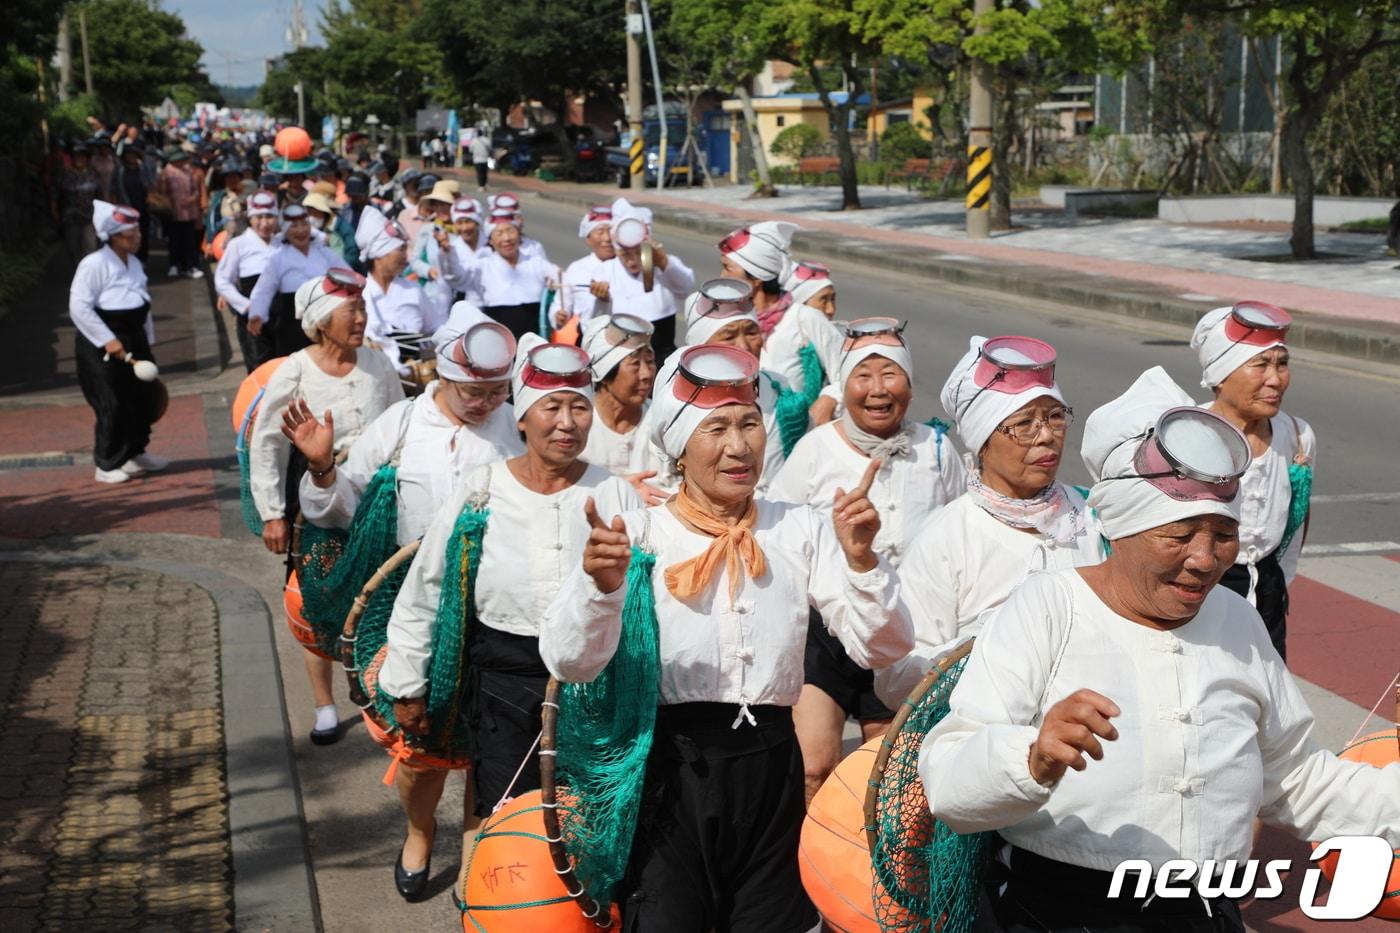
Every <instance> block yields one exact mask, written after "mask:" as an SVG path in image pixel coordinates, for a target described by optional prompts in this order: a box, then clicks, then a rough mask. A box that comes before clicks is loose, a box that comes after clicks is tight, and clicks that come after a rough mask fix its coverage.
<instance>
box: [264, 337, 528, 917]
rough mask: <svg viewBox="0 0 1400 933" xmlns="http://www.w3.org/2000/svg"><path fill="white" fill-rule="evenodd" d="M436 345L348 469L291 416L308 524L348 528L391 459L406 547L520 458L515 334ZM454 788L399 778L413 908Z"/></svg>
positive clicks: (308, 424) (308, 415) (432, 774)
mask: <svg viewBox="0 0 1400 933" xmlns="http://www.w3.org/2000/svg"><path fill="white" fill-rule="evenodd" d="M464 323H465V324H467V329H466V330H465V332H463V330H462V328H461V325H462V324H464ZM433 344H434V347H435V348H436V351H437V376H438V378H437V379H436V380H435V381H434V382H430V383H429V384H428V387H427V388H426V389H425V390H424V392H423V394H422V395H420V396H418V397H417V398H415V399H411V400H410V399H406V400H404V401H402V402H399V403H397V404H395V405H393V406H391V407H390V408H389V409H388V410H387V411H385V412H384V414H382V415H380V416H379V417H378V418H376V419H375V421H374V423H373V424H371V425H370V426H369V427H368V428H366V429H365V432H364V433H363V434H361V435H360V437H359V439H358V440H357V441H356V442H355V444H354V446H353V447H351V448H350V456H349V457H348V458H347V459H346V461H345V464H344V465H343V466H339V467H338V466H336V463H335V457H334V455H333V453H332V449H333V448H332V438H331V431H330V428H329V426H328V425H326V424H324V423H321V422H318V421H317V420H316V419H315V417H314V414H313V413H312V412H311V410H310V409H309V408H308V407H307V405H306V403H305V402H300V403H298V404H297V405H295V406H293V407H292V408H291V409H289V410H288V412H287V415H286V416H285V419H286V431H285V432H284V433H287V434H289V435H290V436H292V438H293V442H294V443H295V444H296V445H297V448H298V449H299V450H301V452H302V453H303V454H304V455H305V456H306V460H307V463H308V465H309V466H310V468H311V470H312V471H313V472H312V473H308V474H307V475H306V476H305V477H303V478H302V481H301V507H302V513H303V514H304V515H305V516H306V519H307V521H309V522H312V523H314V524H316V525H320V526H322V527H327V528H342V529H349V528H350V526H351V520H352V519H353V518H354V517H355V514H356V509H357V508H358V507H359V505H360V499H361V496H362V495H363V494H364V492H365V490H366V488H367V487H368V486H369V483H370V480H371V479H372V478H373V477H374V475H375V473H376V472H377V471H378V470H379V469H380V467H381V466H383V465H384V464H385V463H388V462H391V461H392V462H396V463H397V464H398V471H397V476H396V477H395V491H396V493H397V495H396V499H397V503H396V507H397V511H398V523H397V532H398V542H399V544H400V545H403V544H407V543H409V542H411V541H416V540H418V539H419V538H420V537H422V536H423V533H424V532H425V531H426V530H427V528H428V526H429V525H430V524H431V523H432V521H433V519H434V518H435V517H436V516H437V513H438V511H439V510H440V509H441V508H442V506H443V504H444V503H445V502H447V501H448V499H450V498H451V496H452V493H453V492H454V491H455V490H456V489H457V488H458V487H459V486H460V485H461V482H462V479H463V478H464V477H465V476H466V475H467V474H469V473H471V472H472V471H473V470H475V469H476V468H478V467H480V466H482V465H484V464H489V463H495V462H497V461H500V460H505V459H507V458H509V457H512V456H517V455H518V454H520V452H521V450H522V449H523V448H522V447H521V444H520V439H519V434H518V433H517V431H516V429H515V419H514V418H513V417H511V414H510V411H509V409H507V408H504V407H502V406H503V403H504V402H505V400H506V397H507V396H508V395H509V394H510V371H511V368H512V363H513V362H514V357H515V339H514V338H513V337H511V335H510V331H508V330H506V329H505V328H504V327H502V326H501V325H499V324H497V323H495V322H494V321H487V320H486V319H485V318H484V317H483V318H479V319H478V320H476V321H475V322H469V321H468V320H464V319H460V318H459V319H458V320H457V321H454V322H453V323H450V324H447V325H444V327H443V328H442V329H441V330H439V331H438V332H437V333H435V334H434V335H433ZM384 739H385V741H386V742H387V741H388V740H389V737H388V736H385V737H384ZM446 780H447V771H446V770H443V769H440V768H439V769H434V768H429V767H418V766H417V765H416V764H415V759H409V760H407V761H403V762H402V763H401V764H400V766H399V767H398V768H396V769H395V772H394V783H395V785H396V786H397V787H398V791H399V801H400V803H401V804H402V805H403V809H404V814H405V816H406V817H407V820H408V835H407V838H406V840H405V842H404V845H403V849H402V851H401V852H400V854H399V859H398V862H397V863H396V865H395V869H394V883H395V887H396V888H397V889H398V892H399V894H400V895H401V896H402V897H403V898H404V899H405V900H408V901H416V900H419V899H420V898H421V897H422V896H423V893H424V891H425V889H426V887H427V882H428V871H427V865H428V859H429V855H430V853H431V852H432V847H433V836H434V833H435V831H436V827H437V820H436V817H435V814H436V811H437V805H438V801H439V800H441V799H442V791H443V787H444V785H445V783H446Z"/></svg>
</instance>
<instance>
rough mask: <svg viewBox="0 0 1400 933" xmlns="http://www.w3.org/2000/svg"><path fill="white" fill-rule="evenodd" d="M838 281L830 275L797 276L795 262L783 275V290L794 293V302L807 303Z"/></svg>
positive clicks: (795, 303)
mask: <svg viewBox="0 0 1400 933" xmlns="http://www.w3.org/2000/svg"><path fill="white" fill-rule="evenodd" d="M835 287H836V282H835V280H833V279H832V278H831V277H830V276H828V277H827V278H815V279H799V278H798V277H797V263H793V264H792V266H791V268H789V269H788V274H787V275H786V276H784V277H783V291H785V292H788V293H790V294H791V295H792V303H793V305H794V306H796V305H805V304H806V303H807V301H808V299H810V298H813V297H815V296H816V295H817V293H818V292H822V291H825V290H826V289H828V288H835Z"/></svg>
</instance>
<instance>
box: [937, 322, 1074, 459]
mask: <svg viewBox="0 0 1400 933" xmlns="http://www.w3.org/2000/svg"><path fill="white" fill-rule="evenodd" d="M986 342H987V338H986V337H973V338H972V339H971V340H970V341H968V350H967V353H965V354H963V358H962V359H960V360H958V363H957V365H956V366H954V367H953V371H952V373H951V374H949V376H948V381H947V382H945V383H943V391H942V392H940V393H939V396H938V398H939V401H941V402H942V403H943V410H944V411H946V412H947V413H948V416H949V417H950V418H952V419H953V420H954V422H956V423H957V426H958V436H959V437H961V438H962V440H963V445H964V446H965V447H966V448H967V450H968V452H969V453H971V454H972V455H973V456H974V457H975V456H977V454H978V453H979V452H980V451H981V450H982V445H984V444H986V443H987V438H989V437H991V436H992V432H993V431H995V430H996V429H997V425H999V424H1001V423H1002V422H1003V421H1005V420H1006V418H1007V417H1008V416H1010V415H1013V414H1015V413H1016V412H1017V411H1018V410H1019V409H1020V408H1021V406H1022V405H1025V404H1027V403H1029V402H1033V401H1035V400H1036V399H1038V398H1040V397H1042V396H1048V397H1050V398H1053V399H1054V400H1055V401H1057V402H1059V403H1060V404H1061V405H1064V404H1067V403H1066V402H1065V397H1064V396H1063V395H1061V394H1060V385H1059V383H1058V382H1056V383H1055V384H1054V385H1052V386H1050V388H1048V389H1047V388H1045V387H1044V386H1031V387H1030V388H1029V389H1026V390H1025V391H1022V392H1018V393H1016V394H1014V395H1010V394H1007V393H1005V392H997V391H995V390H992V389H988V390H987V391H985V392H979V391H978V388H979V387H978V385H977V383H976V382H974V381H973V379H972V374H973V372H974V370H975V369H976V368H977V357H978V355H979V354H980V353H981V350H982V345H983V344H984V343H986ZM974 396H976V398H975V400H974V401H972V403H971V404H968V401H967V400H968V399H972V398H973V397H974ZM959 403H961V404H962V405H964V406H965V407H964V409H963V411H962V412H961V413H959V412H958V405H959Z"/></svg>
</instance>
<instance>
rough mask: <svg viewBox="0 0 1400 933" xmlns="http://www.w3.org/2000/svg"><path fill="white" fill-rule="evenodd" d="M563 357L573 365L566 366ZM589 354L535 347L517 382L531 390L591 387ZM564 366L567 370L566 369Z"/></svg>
mask: <svg viewBox="0 0 1400 933" xmlns="http://www.w3.org/2000/svg"><path fill="white" fill-rule="evenodd" d="M566 357H571V358H572V365H567V364H565V362H564V360H565V358H566ZM588 364H589V359H588V354H587V353H585V352H584V351H583V350H580V349H579V348H578V347H571V346H568V345H566V344H558V343H547V344H544V345H542V346H538V347H535V349H533V350H531V351H530V355H529V356H527V357H526V358H525V365H524V366H523V367H521V370H520V381H521V382H523V383H524V384H525V385H527V386H529V387H530V388H532V389H544V390H545V391H552V390H554V389H583V388H587V387H588V386H589V385H591V384H592V373H591V372H590V371H589V368H588ZM566 365H567V368H566Z"/></svg>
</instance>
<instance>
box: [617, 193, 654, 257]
mask: <svg viewBox="0 0 1400 933" xmlns="http://www.w3.org/2000/svg"><path fill="white" fill-rule="evenodd" d="M651 222H652V214H651V210H650V209H648V208H645V207H637V206H636V205H635V204H632V203H631V202H630V201H628V200H627V199H626V198H618V199H617V200H616V201H614V202H613V203H612V220H611V221H610V225H609V228H610V230H611V231H612V239H613V245H614V246H621V247H628V246H638V245H640V244H641V242H642V240H644V239H646V238H647V237H649V236H651ZM637 224H641V226H642V230H641V231H640V233H641V236H634V235H633V234H636V233H638V232H639V231H637V230H629V229H628V228H629V227H636V226H637ZM619 231H622V235H621V236H619V235H618V234H619Z"/></svg>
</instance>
